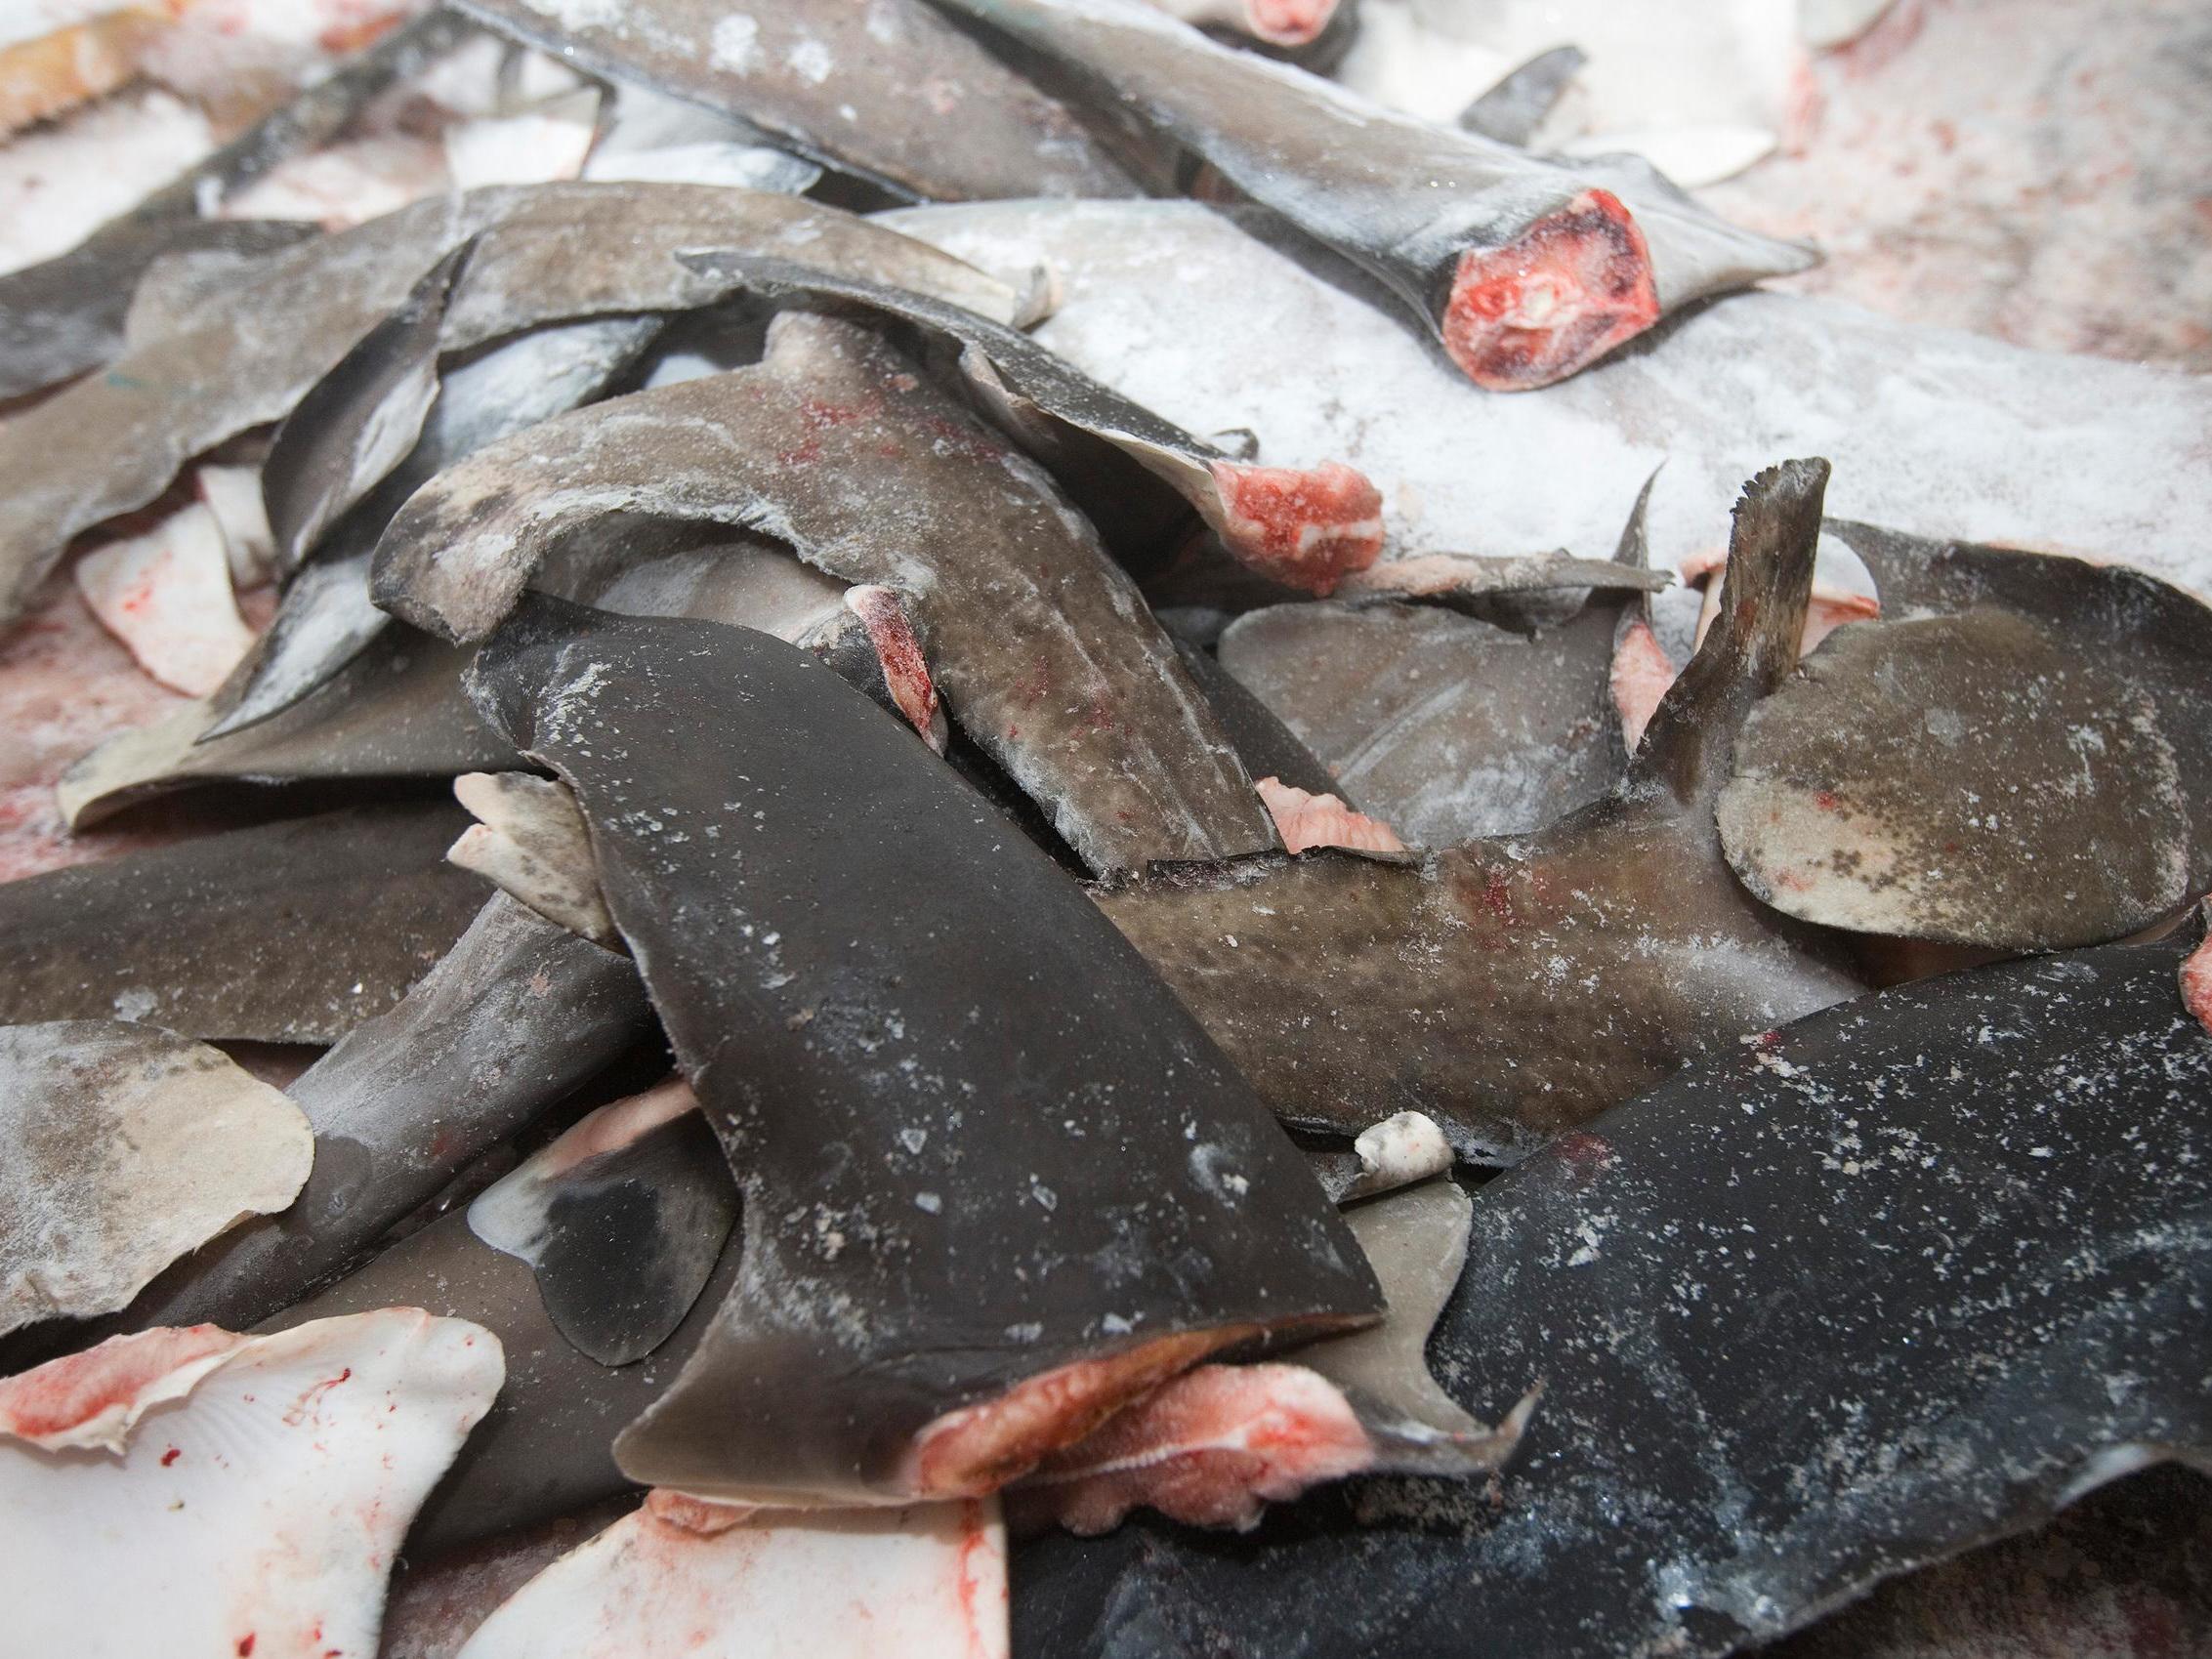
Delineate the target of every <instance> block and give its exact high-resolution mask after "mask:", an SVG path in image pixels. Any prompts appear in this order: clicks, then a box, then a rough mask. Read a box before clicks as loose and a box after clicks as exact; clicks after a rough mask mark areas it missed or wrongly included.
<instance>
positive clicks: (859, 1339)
mask: <svg viewBox="0 0 2212 1659" xmlns="http://www.w3.org/2000/svg"><path fill="white" fill-rule="evenodd" d="M474 679H475V684H476V687H477V691H478V695H479V696H480V699H481V701H482V703H483V705H484V707H485V711H486V714H487V717H488V718H492V719H494V720H495V721H496V722H498V723H499V724H500V725H501V726H503V728H504V729H506V730H507V732H508V733H509V735H510V736H511V737H512V738H514V740H515V741H516V742H517V743H518V746H519V747H521V748H522V750H523V751H524V752H525V753H527V754H529V755H531V756H533V757H534V758H536V759H538V760H539V761H541V762H543V763H544V764H546V765H548V766H550V767H552V768H553V769H554V770H555V771H556V772H557V773H559V774H560V775H561V776H562V777H563V780H564V781H565V782H566V783H567V784H568V785H569V786H570V787H571V788H572V789H573V790H574V791H575V792H576V796H577V799H578V801H579V803H580V804H581V805H582V807H583V809H584V812H585V816H586V818H587V820H588V821H589V822H590V824H591V828H592V836H593V847H594V850H595V852H596V853H597V855H598V859H599V863H600V870H601V876H602V880H603V883H604V885H605V893H606V900H607V907H608V909H609V910H610V911H611V913H612V914H613V916H614V918H615V922H616V925H617V926H618V927H619V928H620V929H621V930H622V933H623V934H624V937H625V938H626V939H627V940H628V942H629V945H630V948H631V951H632V953H633V955H634V956H635V958H636V960H637V963H638V968H639V972H640V974H641V975H642V976H643V977H644V979H645V980H646V982H647V987H648V988H649V990H650V992H651V995H652V997H653V1001H654V1006H655V1008H656V1010H657V1011H658V1012H659V1014H660V1016H661V1017H662V1020H663V1023H664V1024H665V1025H666V1026H667V1028H668V1031H669V1034H670V1038H671V1041H672V1043H673V1044H674V1047H675V1049H676V1053H677V1058H678V1062H679V1065H680V1067H681V1069H682V1070H683V1072H684V1074H685V1075H686V1077H687V1078H688V1079H689V1081H690V1083H691V1084H692V1086H693V1088H694V1089H696V1090H697V1091H698V1094H699V1097H700V1099H701V1100H702V1101H703V1102H704V1104H705V1106H706V1108H707V1112H708V1117H709V1121H710V1122H711V1123H712V1124H713V1127H714V1129H715V1131H716V1133H717V1135H718V1136H720V1137H721V1138H722V1140H723V1141H724V1144H725V1147H726V1148H727V1150H728V1152H729V1155H730V1163H731V1167H732V1168H733V1169H735V1170H736V1171H737V1172H738V1179H739V1182H740V1185H741V1187H742V1188H743V1190H744V1193H745V1203H744V1219H743V1224H742V1226H743V1250H742V1256H741V1266H740V1269H739V1272H738V1275H737V1282H736V1286H735V1289H734V1291H733V1293H732V1294H731V1296H730V1300H729V1301H728V1302H727V1303H726V1304H725V1305H724V1306H723V1307H722V1309H721V1311H720V1312H719V1313H718V1315H717V1317H716V1319H715V1321H714V1324H713V1326H712V1328H711V1329H710V1331H709V1332H708V1334H707V1336H706V1338H705V1339H704V1341H703V1342H702V1344H701V1346H700V1348H699V1349H698V1351H697V1352H696V1353H695V1354H694V1355H693V1356H692V1357H691V1359H690V1361H689V1363H688V1365H687V1366H686V1368H685V1371H684V1374H683V1376H682V1377H681V1378H680V1379H679V1380H678V1382H677V1383H676V1384H675V1386H674V1387H673V1388H672V1389H670V1390H669V1392H668V1393H666V1394H665V1395H664V1396H663V1397H662V1398H661V1399H660V1400H659V1401H658V1402H657V1403H656V1404H655V1405H654V1406H653V1407H652V1409H651V1410H650V1411H649V1412H648V1413H647V1415H646V1416H645V1417H644V1418H643V1419H642V1420H641V1421H640V1422H638V1423H637V1424H635V1425H633V1426H632V1427H631V1428H630V1429H629V1430H628V1431H625V1433H624V1434H623V1436H622V1438H621V1440H620V1441H619V1442H618V1444H617V1457H618V1459H619V1460H620V1462H621V1465H622V1467H623V1469H624V1471H625V1472H628V1473H629V1474H631V1475H632V1476H633V1477H635V1478H638V1479H641V1480H646V1481H648V1482H651V1483H655V1484H674V1485H678V1486H680V1487H682V1488H683V1489H684V1490H686V1491H689V1492H695V1493H698V1494H700V1495H702V1496H709V1497H720V1498H728V1499H735V1500H739V1501H759V1500H760V1499H762V1498H764V1497H772V1498H774V1499H775V1500H777V1501H779V1502H781V1503H783V1504H786V1505H797V1506H810V1505H822V1504H829V1505H840V1504H842V1505H852V1504H861V1505H867V1504H881V1503H886V1502H892V1503H897V1502H908V1501H912V1500H914V1499H916V1498H924V1497H953V1496H973V1495H977V1494H980V1493H981V1492H985V1491H989V1490H992V1489H994V1488H995V1487H996V1486H998V1485H999V1484H1001V1483H1003V1482H1004V1481H1005V1480H1006V1479H1008V1478H1010V1477H1012V1476H1013V1475H1015V1474H1017V1473H1019V1472H1022V1470H1023V1469H1025V1468H1026V1467H1028V1466H1029V1465H1030V1464H1033V1463H1034V1462H1035V1461H1036V1460H1037V1459H1038V1458H1040V1457H1042V1456H1044V1455H1045V1454H1046V1453H1048V1452H1049V1451H1051V1450H1052V1449H1053V1448H1054V1447H1056V1446H1058V1445H1061V1444H1064V1443H1066V1442H1068V1441H1070V1440H1072V1439H1074V1438H1077V1437H1079V1436H1080V1435H1081V1433H1083V1432H1084V1431H1086V1430H1087V1429H1088V1428H1089V1427H1090V1426H1091V1425H1092V1424H1094V1423H1096V1422H1097V1421H1098V1420H1099V1418H1100V1417H1101V1416H1103V1415H1104V1414H1106V1412H1108V1411H1110V1410H1111V1409H1112V1408H1113V1407H1114V1406H1116V1405H1119V1404H1120V1403H1122V1402H1123V1401H1125V1400H1126V1399H1128V1398H1130V1397H1132V1396H1134V1395H1135V1394H1136V1393H1138V1392H1141V1391H1143V1389H1147V1388H1148V1387H1150V1386H1152V1385H1153V1384H1155V1383H1157V1382H1158V1381H1160V1380H1162V1379H1163V1378H1164V1377H1166V1376H1169V1375H1172V1374H1174V1373H1175V1372H1177V1371H1180V1370H1182V1369H1185V1368H1186V1367H1188V1366H1189V1364H1191V1363H1193V1362H1194V1361H1195V1360H1197V1359H1199V1358H1201V1357H1203V1356H1204V1354H1206V1353H1207V1352H1209V1351H1212V1350H1215V1349H1218V1348H1222V1347H1223V1346H1225V1345H1227V1344H1229V1343H1231V1342H1234V1341H1240V1340H1244V1339H1246V1338H1248V1337H1250V1336H1252V1335H1255V1334H1257V1333H1259V1332H1262V1331H1265V1332H1268V1333H1270V1334H1272V1335H1274V1336H1277V1337H1296V1336H1300V1335H1304V1336H1314V1335H1319V1334H1323V1333H1325V1332H1328V1331H1330V1330H1335V1329H1343V1328H1348V1327H1352V1326H1356V1325H1358V1324H1360V1323H1363V1322H1365V1321H1367V1320H1369V1319H1371V1318H1372V1317H1373V1316H1374V1314H1375V1312H1376V1311H1377V1306H1378V1302H1379V1296H1378V1292H1377V1290H1376V1287H1375V1284H1374V1281H1373V1278H1372V1276H1371V1275H1370V1274H1369V1272H1368V1271H1367V1269H1366V1266H1365V1265H1364V1263H1363V1262H1361V1261H1360V1260H1359V1258H1358V1255H1357V1251H1356V1247H1355V1246H1354V1245H1353V1243H1352V1241H1351V1238H1350V1236H1349V1234H1347V1233H1346V1232H1345V1231H1344V1230H1343V1224H1342V1223H1341V1222H1340V1221H1339V1220H1338V1219H1337V1217H1336V1215H1335V1213H1334V1212H1333V1210H1332V1209H1331V1208H1330V1207H1329V1206H1328V1204H1327V1201H1326V1199H1325V1198H1324V1197H1323V1196H1322V1194H1321V1192H1320V1190H1319V1188H1318V1187H1317V1186H1316V1185H1315V1182H1314V1180H1313V1177H1312V1176H1311V1175H1310V1174H1309V1173H1308V1172H1307V1170H1306V1168H1305V1165H1304V1163H1303V1161H1302V1160H1301V1159H1299V1157H1298V1155H1297V1153H1296V1152H1295V1150H1294V1149H1293V1148H1292V1147H1291V1146H1290V1145H1289V1143H1288V1142H1287V1141H1284V1140H1283V1139H1282V1138H1281V1137H1280V1136H1279V1135H1278V1134H1277V1133H1276V1131H1275V1130H1274V1128H1273V1125H1272V1124H1270V1123H1269V1122H1268V1121H1267V1118H1266V1114H1265V1113H1264V1112H1263V1111H1262V1110H1261V1109H1260V1107H1259V1103H1258V1101H1257V1100H1256V1099H1254V1098H1253V1097H1252V1095H1251V1094H1250V1092H1249V1090H1248V1088H1247V1087H1246V1086H1245V1085H1244V1084H1243V1082H1242V1081H1241V1079H1239V1078H1237V1077H1236V1075H1235V1074H1234V1073H1233V1072H1232V1071H1231V1070H1230V1069H1229V1067H1228V1065H1227V1063H1226V1062H1225V1061H1224V1060H1223V1059H1222V1058H1220V1056H1219V1055H1218V1053H1216V1052H1215V1051H1214V1050H1213V1049H1212V1048H1211V1046H1210V1045H1209V1044H1208V1043H1207V1042H1206V1041H1205V1039H1204V1037H1203V1035H1202V1033H1200V1031H1199V1030H1198V1028H1197V1027H1196V1026H1195V1025H1194V1024H1193V1023H1191V1022H1190V1021H1189V1019H1188V1017H1187V1016H1183V1014H1182V1013H1181V1011H1180V1010H1179V1009H1178V1008H1177V1007H1176V1005H1175V1002H1174V999H1173V998H1172V997H1171V996H1170V995H1169V994H1168V993H1167V991H1166V989H1165V988H1164V987H1163V986H1161V985H1160V984H1159V982H1158V981H1157V980H1156V979H1154V978H1153V977H1152V976H1151V975H1150V974H1149V973H1148V971H1147V970H1146V968H1145V965H1144V964H1143V963H1142V962H1141V961H1140V960H1139V959H1138V957H1137V956H1136V955H1135V953H1134V952H1131V951H1129V950H1128V949H1127V948H1126V947H1125V946H1123V945H1122V944H1121V941H1120V940H1119V939H1117V938H1116V937H1114V936H1113V934H1112V933H1111V931H1110V930H1109V929H1106V928H1105V927H1103V926H1101V925H1099V923H1098V922H1097V921H1096V920H1095V913H1093V912H1092V911H1091V910H1090V908H1089V905H1088V901H1087V900H1085V899H1084V898H1083V896H1082V894H1081V893H1080V892H1079V891H1078V890H1076V889H1074V888H1073V887H1072V886H1070V885H1069V884H1068V883H1067V881H1066V879H1065V877H1064V875H1063V874H1062V872H1061V871H1060V870H1059V868H1058V867H1057V866H1056V865H1054V864H1053V863H1052V861H1051V860H1050V859H1049V858H1048V857H1046V856H1045V855H1044V854H1043V853H1041V852H1038V851H1035V850H1031V849H1029V848H1027V847H1025V846H1023V844H1021V843H1020V842H1017V841H1014V840H1012V839H1011V838H1009V837H1008V836H1006V834H1005V833H1004V831H1003V830H1002V829H1001V828H1000V827H999V826H998V824H997V822H996V820H995V817H994V815H993V814H991V813H990V812H989V810H988V809H987V808H986V807H985V806H984V805H983V803H981V801H980V800H978V799H977V798H976V797H974V796H973V795H971V794H970V793H969V792H968V791H967V790H966V788H965V787H964V786H963V785H961V784H960V783H959V782H958V781H957V780H956V779H954V778H953V777H951V776H950V775H948V774H947V773H946V772H945V771H944V770H943V768H942V767H941V766H940V765H939V762H938V761H937V759H936V758H935V757H934V756H932V755H930V754H929V753H928V751H927V750H926V749H924V748H922V747H921V746H919V745H917V744H916V743H915V741H914V738H913V736H912V735H911V733H910V732H908V731H906V730H904V729H903V728H902V726H901V725H899V724H897V723H894V722H891V721H888V720H887V719H886V718H885V716H884V715H883V713H882V711H880V710H877V709H875V708H873V707H871V706H870V705H869V704H868V703H867V702H866V700H865V699H863V698H860V697H859V696H857V695H856V693H855V692H853V691H852V689H851V688H850V687H848V686H846V685H844V684H842V683H841V682H839V681H838V680H837V679H836V678H835V676H833V675H832V674H830V673H829V672H828V671H827V670H826V669H824V668H822V667H821V666H820V665H819V664H817V663H815V662H814V661H813V660H812V659H811V658H809V657H808V656H807V655H806V654H805V653H803V652H800V651H797V650H796V649H794V648H793V647H791V646H788V645H785V644H783V643H780V642H777V641H774V640H772V639H771V638H770V637H768V636H766V635H759V634H754V633H751V632H749V631H745V630H736V629H730V628H724V627H718V626H715V625H712V624H704V623H693V622H676V621H661V620H651V621H647V620H638V619H622V618H613V617H608V616H605V615H604V614H602V613H595V612H591V611H585V610H581V609H578V608H577V607H573V606H569V605H565V604H563V603H562V602H561V601H552V600H547V599H543V598H536V597H533V598H532V599H531V600H529V601H527V602H526V604H525V606H524V607H523V608H522V610H521V611H520V612H519V613H518V615H517V616H516V618H515V619H514V620H513V621H511V622H510V623H509V624H508V626H507V627H506V628H505V629H504V630H502V631H501V633H500V634H499V635H498V636H496V637H495V638H494V640H493V641H492V642H491V643H489V644H488V645H487V646H486V647H485V649H484V650H483V651H482V652H481V653H480V655H479V657H478V662H477V667H476V669H475V671H474ZM708 699H711V700H712V701H713V703H714V704H715V705H716V706H717V707H719V708H721V709H722V710H723V711H724V717H723V720H722V722H721V723H720V725H719V728H718V729H717V730H716V731H714V732H713V733H712V734H711V735H710V734H702V733H701V731H700V730H699V727H698V722H697V719H696V710H697V709H698V708H699V707H701V706H703V702H704V700H708ZM702 737H705V739H706V740H705V741H704V742H702ZM856 790H857V792H856ZM948 953H950V954H948ZM955 958H956V959H957V960H958V961H959V962H960V963H961V964H962V969H961V973H960V974H959V975H957V976H953V975H947V974H943V973H940V972H939V969H938V967H937V966H935V965H937V964H941V963H946V962H949V961H951V960H954V959H955ZM907 1061H911V1062H912V1063H911V1065H909V1064H907V1063H905V1062H907ZM1076 1101H1081V1102H1082V1110H1081V1112H1080V1113H1079V1114H1078V1115H1074V1116H1070V1115H1068V1114H1069V1112H1070V1110H1071V1102H1076ZM1163 1124H1180V1125H1181V1126H1182V1133H1180V1134H1178V1133H1172V1132H1171V1133H1169V1134H1166V1135H1162V1134H1161V1133H1160V1130H1161V1126H1162V1125H1163ZM863 1148H865V1149H867V1150H862V1149H863ZM1048 1263H1049V1264H1050V1269H1049V1272H1048V1271H1047V1270H1046V1267H1047V1264H1048Z"/></svg>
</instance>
